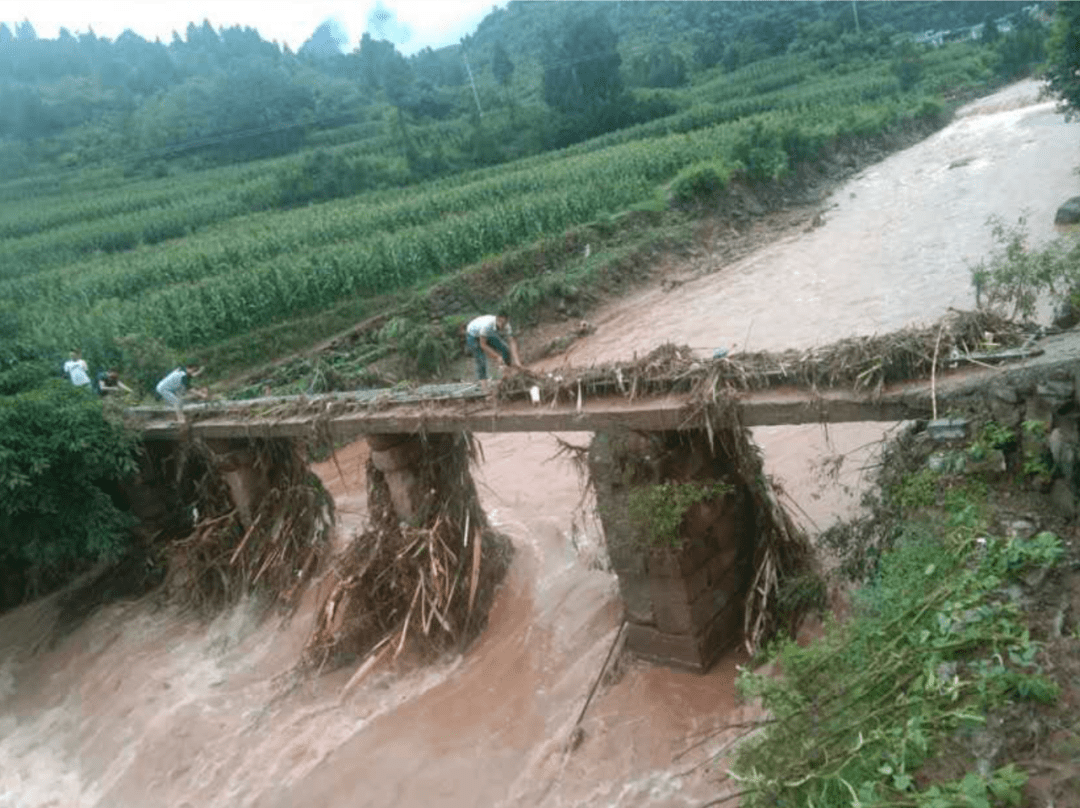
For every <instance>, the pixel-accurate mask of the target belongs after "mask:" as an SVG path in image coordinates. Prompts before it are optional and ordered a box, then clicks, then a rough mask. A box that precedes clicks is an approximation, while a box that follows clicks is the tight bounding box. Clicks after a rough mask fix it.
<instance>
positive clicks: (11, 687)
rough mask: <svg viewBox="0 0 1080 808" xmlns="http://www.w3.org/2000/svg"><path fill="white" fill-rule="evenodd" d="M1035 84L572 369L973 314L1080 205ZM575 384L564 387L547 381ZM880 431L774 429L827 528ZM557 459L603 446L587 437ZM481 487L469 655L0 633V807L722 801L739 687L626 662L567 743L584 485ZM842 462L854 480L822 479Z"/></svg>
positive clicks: (722, 271)
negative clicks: (481, 588) (307, 665)
mask: <svg viewBox="0 0 1080 808" xmlns="http://www.w3.org/2000/svg"><path fill="white" fill-rule="evenodd" d="M1037 95H1038V86H1037V85H1036V84H1035V83H1033V82H1021V83H1019V84H1016V85H1013V86H1010V87H1008V88H1006V89H1004V90H1002V91H1000V92H998V93H996V94H994V95H992V96H989V97H987V98H985V99H982V100H980V101H978V102H975V103H973V104H969V105H968V106H966V107H964V108H963V109H961V110H960V111H959V113H958V115H957V116H956V118H955V120H954V121H953V122H952V123H951V124H950V125H949V126H948V127H946V128H945V129H943V130H942V131H940V132H938V133H936V134H935V135H933V136H931V137H930V138H928V139H927V140H925V141H923V142H921V143H918V144H916V145H914V146H912V147H911V148H909V149H906V150H905V151H903V152H900V153H897V154H895V155H893V156H890V157H888V158H886V159H885V160H883V161H881V162H879V163H877V164H875V165H872V166H870V167H868V168H866V169H865V170H863V171H862V172H861V173H859V174H858V175H857V176H856V177H854V178H853V179H852V180H850V181H849V182H847V183H845V184H844V185H843V186H842V187H840V188H838V189H837V190H836V191H835V192H833V193H832V194H831V195H830V196H829V197H828V198H827V199H823V200H822V201H821V209H822V211H823V218H824V224H823V225H822V226H820V227H816V228H813V229H811V230H809V231H807V232H801V231H800V232H795V233H791V234H786V235H782V236H780V237H778V239H777V240H776V241H775V242H773V243H771V244H769V245H768V246H767V247H765V248H764V249H761V250H759V251H757V252H754V253H753V254H751V255H749V256H746V257H745V258H742V259H740V260H737V261H735V262H734V263H730V264H726V265H723V264H722V263H721V262H720V259H719V258H716V259H715V261H714V262H711V263H710V261H709V260H708V259H707V260H706V261H705V264H706V266H704V270H705V271H702V267H701V262H700V261H699V262H698V269H697V271H696V273H695V274H693V276H692V277H690V278H689V280H687V281H686V282H684V283H682V284H681V285H679V286H676V287H674V288H670V286H669V287H668V290H667V291H664V290H663V289H661V288H659V287H657V288H649V289H646V290H643V291H641V292H639V293H637V294H635V295H633V296H631V297H629V298H626V299H623V300H619V301H615V302H613V303H611V304H610V305H607V306H605V307H604V308H603V309H602V310H601V311H599V312H596V313H595V314H594V315H593V316H592V321H593V323H594V324H595V325H596V326H597V330H596V332H595V333H594V334H592V335H591V336H589V337H587V338H585V339H583V340H581V341H579V342H578V343H576V344H575V346H574V348H573V351H572V352H571V354H570V355H569V357H568V361H569V362H572V363H573V364H574V365H583V364H588V363H591V362H600V361H607V360H617V359H627V358H629V357H631V356H632V355H633V354H634V353H635V352H636V353H638V354H642V353H645V352H647V351H648V350H650V349H651V348H653V347H655V346H656V345H657V344H659V343H661V342H665V341H670V342H674V343H677V344H686V345H690V346H693V347H694V348H695V349H697V350H699V351H700V352H701V353H702V355H703V356H704V355H708V354H710V353H711V352H712V350H714V349H715V348H717V347H722V346H723V347H729V348H732V347H734V348H736V349H750V350H759V349H775V350H779V349H784V348H805V347H811V346H814V345H817V344H824V343H827V342H830V341H833V340H835V339H838V338H841V337H845V336H852V335H860V334H871V333H875V332H877V333H883V332H887V331H891V330H893V329H896V328H899V327H901V326H904V325H907V324H925V323H928V322H931V321H933V320H934V319H936V318H937V317H939V316H940V315H942V314H943V313H945V312H946V311H947V309H948V308H949V307H957V308H970V307H971V306H972V304H973V295H972V292H971V287H970V282H969V277H970V276H969V267H970V265H971V264H972V263H974V262H975V261H977V260H978V259H979V258H981V257H983V256H985V255H987V254H988V252H989V251H990V250H991V248H992V246H993V244H992V240H991V236H990V232H989V228H988V227H987V226H986V221H987V218H988V217H989V216H991V215H994V216H998V217H1001V218H1002V219H1004V220H1006V221H1009V222H1015V221H1016V219H1017V217H1019V216H1020V215H1023V214H1026V215H1027V217H1028V221H1029V228H1028V229H1029V233H1030V236H1031V240H1032V242H1034V243H1039V242H1041V241H1044V240H1046V239H1048V238H1050V237H1052V236H1053V235H1054V231H1053V227H1052V221H1053V216H1054V211H1055V209H1056V208H1057V207H1058V206H1059V205H1060V204H1061V203H1062V202H1064V201H1065V199H1067V198H1069V197H1071V196H1075V195H1077V194H1080V177H1078V176H1077V175H1076V174H1075V173H1074V169H1075V168H1076V167H1077V166H1078V165H1080V137H1078V134H1080V128H1077V127H1076V126H1075V125H1073V126H1069V125H1066V124H1065V123H1064V122H1063V119H1062V117H1061V116H1060V115H1058V114H1057V113H1055V112H1054V109H1053V104H1052V103H1049V102H1040V101H1038V100H1037ZM555 364H556V363H550V364H549V367H554V365H555ZM881 435H882V427H881V425H850V426H846V427H844V428H842V429H840V428H834V429H831V430H829V431H828V433H825V432H824V431H823V430H821V429H820V428H817V427H801V428H794V427H784V428H780V427H777V428H771V429H761V430H756V432H755V436H756V438H757V439H758V442H759V443H760V444H761V446H762V447H763V450H764V452H765V457H766V463H767V466H768V469H769V470H770V472H771V473H773V474H774V475H775V476H777V477H778V478H779V479H780V480H781V481H782V482H783V484H784V486H785V488H786V490H787V492H788V498H789V503H788V504H789V505H791V506H792V507H793V508H794V509H795V510H797V511H798V512H799V513H800V514H801V518H802V519H803V520H804V522H805V523H806V524H807V525H808V526H809V527H811V529H813V528H814V527H815V526H818V527H820V526H823V525H825V524H827V523H829V522H830V521H832V520H834V519H836V518H838V517H840V516H842V515H845V514H848V513H851V512H852V508H853V507H854V502H855V499H856V497H857V495H858V490H859V484H860V482H861V479H862V475H863V472H862V471H861V468H862V467H864V466H866V465H868V464H871V463H872V462H873V450H874V445H875V443H876V441H878V440H879V439H880V437H881ZM559 437H561V438H562V439H564V440H567V441H569V442H572V443H576V444H579V445H585V444H586V443H587V441H588V439H589V436H588V435H586V434H566V435H562V436H559ZM482 448H483V462H482V463H481V465H480V467H479V468H478V469H477V470H476V476H477V480H478V483H479V487H480V492H481V498H482V500H483V503H484V506H485V508H486V510H487V511H488V514H489V517H490V519H491V521H492V523H493V524H494V525H496V526H497V527H499V528H500V529H501V530H502V531H504V532H505V533H506V534H508V535H509V536H510V537H511V539H512V540H513V542H514V544H515V547H516V550H517V552H516V555H515V560H514V563H513V565H512V568H511V570H510V572H509V575H508V578H507V580H506V582H505V584H504V585H503V586H502V588H501V590H500V593H499V595H498V597H497V598H496V602H495V605H494V607H493V610H492V613H491V617H490V623H489V625H488V628H487V630H486V631H485V633H484V634H483V636H482V637H481V638H480V640H479V641H478V642H477V643H476V644H475V645H474V647H473V648H471V649H469V650H468V652H467V653H465V654H464V655H463V656H460V657H456V658H453V659H447V660H445V661H444V662H442V663H440V664H437V665H434V666H429V667H425V668H419V667H414V666H411V665H410V664H409V663H408V661H407V660H403V661H401V662H399V664H398V665H396V666H393V667H382V668H379V667H377V668H375V669H374V670H372V671H371V673H370V674H368V675H367V676H366V677H364V678H363V679H361V680H359V681H351V679H352V675H353V673H355V669H345V670H340V671H334V672H331V673H327V674H324V675H322V676H321V677H318V678H316V679H300V678H298V677H296V676H294V675H293V674H292V666H293V664H294V663H295V661H296V660H297V658H298V654H299V651H300V648H301V647H302V646H303V643H304V641H305V640H306V638H307V636H308V632H309V631H310V627H311V620H312V609H313V598H311V597H309V598H308V600H307V601H306V602H305V603H304V604H303V605H302V607H301V609H300V611H299V612H298V613H297V614H296V615H295V616H294V617H293V618H292V619H291V620H290V621H287V622H284V623H281V622H279V621H277V620H269V621H259V620H258V619H257V610H256V609H255V608H254V607H253V606H252V605H251V604H247V603H241V604H240V605H239V606H237V607H236V608H234V609H232V610H230V611H229V612H227V613H225V614H223V615H221V616H220V617H218V618H217V619H216V620H215V621H214V622H213V623H212V624H210V625H209V626H206V625H204V624H200V623H197V622H194V621H192V620H191V619H190V618H188V617H185V616H183V615H180V614H177V613H176V612H175V611H173V610H172V609H170V608H166V607H160V606H155V605H153V603H152V602H151V601H150V600H149V599H146V600H143V601H138V602H133V603H119V604H114V605H111V606H108V607H106V608H104V609H102V610H100V611H99V612H97V613H96V614H94V615H92V616H91V617H90V618H89V619H87V620H86V622H85V623H84V624H83V625H82V626H81V627H79V628H78V629H76V630H75V631H73V632H71V633H70V634H67V635H66V636H63V637H61V638H59V639H58V640H57V641H56V642H54V643H51V644H50V643H44V642H43V638H45V637H48V636H49V634H50V628H51V627H52V626H54V625H55V624H56V621H57V619H58V607H57V602H56V599H55V598H47V599H44V600H42V601H39V602H37V603H34V604H30V605H28V606H25V607H23V608H20V609H17V610H14V611H12V612H9V613H8V614H5V615H3V616H0V808H16V807H17V808H46V806H54V807H55V808H69V807H74V806H78V808H83V807H84V806H85V808H99V807H100V808H157V807H158V806H160V807H161V808H185V807H186V808H204V807H210V806H220V807H221V808H225V806H229V807H230V808H231V807H232V806H259V807H260V808H291V806H326V808H331V807H334V806H342V808H344V806H349V808H356V807H357V806H371V807H372V808H388V807H389V806H395V807H396V808H414V806H415V808H427V807H428V806H439V807H440V808H442V807H445V808H465V807H466V806H468V807H469V808H474V807H475V806H484V807H485V808H486V807H487V806H507V808H509V806H550V807H551V808H562V807H563V806H566V807H567V808H568V807H569V806H585V805H587V806H613V807H617V808H636V807H637V806H651V807H656V806H660V807H661V808H663V807H664V806H672V808H674V806H697V805H701V804H702V803H703V802H705V801H707V800H708V799H711V798H714V797H716V796H717V795H718V794H720V793H721V792H722V790H723V788H724V787H723V785H721V784H719V782H718V775H719V772H718V770H717V768H716V767H713V766H710V765H709V760H710V756H711V754H712V753H713V752H714V751H716V750H717V749H719V748H721V746H722V744H723V743H724V742H725V741H726V740H727V739H728V738H729V737H730V734H731V732H732V731H731V730H728V731H726V732H723V731H721V730H722V729H723V728H724V727H725V726H726V725H727V724H728V723H731V722H738V721H739V720H743V719H745V718H746V717H748V716H749V715H751V714H752V710H753V708H752V707H749V706H745V705H740V704H739V703H738V702H737V700H736V698H735V694H734V688H733V681H734V676H735V673H736V668H737V666H738V665H740V664H743V663H745V662H746V658H745V656H744V655H743V654H742V653H741V652H738V651H736V652H732V653H730V654H728V655H727V656H726V657H724V658H723V659H722V660H721V661H720V662H719V663H718V664H717V665H716V666H715V667H714V669H713V670H712V671H710V673H708V674H707V675H704V676H701V675H694V674H690V673H685V672H680V671H676V670H670V669H666V668H661V667H656V666H652V665H647V664H644V663H641V662H639V661H635V660H632V659H622V660H621V661H620V664H619V665H618V667H617V670H616V671H615V675H614V676H613V677H611V681H608V682H606V683H605V684H604V685H603V686H602V687H600V688H599V690H598V691H597V694H596V696H595V697H594V699H593V700H592V702H591V704H590V705H589V707H588V710H587V711H586V713H585V715H584V718H583V720H582V721H581V728H582V730H583V734H582V735H581V736H580V737H579V738H577V739H576V743H569V741H570V736H571V731H572V729H573V728H574V726H575V722H576V720H577V718H578V716H579V714H580V713H581V710H582V707H583V705H584V703H585V699H586V696H587V695H588V693H589V691H590V688H591V687H592V685H593V683H594V680H595V678H596V676H597V673H598V672H599V670H600V668H601V665H602V663H603V661H604V659H605V657H606V655H607V653H608V650H609V647H610V645H611V643H612V641H613V640H614V638H615V636H616V634H617V631H618V626H619V623H620V620H621V606H620V603H619V600H618V597H617V593H616V585H615V580H614V577H613V576H612V575H611V574H610V573H609V572H607V571H606V570H605V569H604V554H603V551H602V549H601V547H600V546H599V543H598V539H597V536H598V530H597V526H596V524H595V520H594V519H593V518H590V516H589V509H588V503H587V502H585V503H584V504H583V500H582V489H583V486H582V482H581V480H580V479H579V478H578V476H577V473H576V472H575V470H574V468H573V467H572V466H571V465H570V463H569V462H568V461H565V460H561V459H556V454H557V451H558V443H557V440H556V436H551V435H540V434H532V435H496V436H483V439H482ZM840 456H843V457H844V462H843V464H842V466H841V469H840V473H839V475H828V474H825V470H824V467H823V466H822V464H821V462H820V461H821V459H822V458H825V457H840ZM365 458H366V449H365V445H364V444H363V442H360V443H358V444H354V445H353V446H351V447H348V448H347V449H346V450H344V451H342V452H339V456H338V460H339V462H340V464H341V468H342V470H343V472H344V476H342V475H341V474H339V472H338V469H337V467H336V466H335V464H333V463H328V464H323V465H321V466H319V467H318V468H317V469H316V470H317V472H318V473H319V474H320V475H321V476H322V477H323V479H324V480H325V482H326V484H327V486H328V488H329V489H330V490H331V491H332V493H333V494H334V496H335V499H336V500H337V502H338V508H339V517H340V520H341V527H342V531H343V532H347V531H348V530H350V529H352V528H354V527H356V526H357V525H359V524H360V523H361V522H362V520H363V517H364V512H365V502H364V495H363V489H364V485H363V479H362V473H363V471H362V470H363V462H364V460H365Z"/></svg>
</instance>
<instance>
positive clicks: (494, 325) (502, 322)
mask: <svg viewBox="0 0 1080 808" xmlns="http://www.w3.org/2000/svg"><path fill="white" fill-rule="evenodd" d="M465 345H466V346H467V347H468V349H469V352H470V353H471V354H472V355H473V358H475V359H476V377H477V378H478V379H486V378H487V377H488V372H487V371H488V369H487V360H488V358H489V357H490V358H491V359H492V361H495V362H498V361H499V360H500V359H501V360H502V362H503V364H504V365H506V366H507V367H515V368H520V367H521V358H520V357H519V356H518V347H517V340H516V339H514V330H513V329H512V328H511V327H510V320H509V318H507V316H506V315H505V314H503V313H502V312H499V313H498V314H482V315H481V316H479V317H476V318H474V319H473V320H471V321H470V322H469V324H468V325H467V326H466V327H465ZM496 367H497V366H496Z"/></svg>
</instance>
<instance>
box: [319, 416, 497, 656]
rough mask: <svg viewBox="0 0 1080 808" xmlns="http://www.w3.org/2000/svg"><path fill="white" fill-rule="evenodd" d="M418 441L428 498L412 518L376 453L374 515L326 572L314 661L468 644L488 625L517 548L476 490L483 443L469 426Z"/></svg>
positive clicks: (427, 652) (419, 474) (416, 465)
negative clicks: (474, 466) (396, 498)
mask: <svg viewBox="0 0 1080 808" xmlns="http://www.w3.org/2000/svg"><path fill="white" fill-rule="evenodd" d="M417 441H418V442H419V447H417V448H418V449H419V451H416V452H415V457H414V458H413V465H412V471H413V472H415V473H416V480H415V483H416V485H415V488H416V490H418V491H421V492H423V501H422V505H421V507H420V508H419V509H418V511H417V512H416V514H415V516H414V517H413V518H412V519H411V520H410V521H409V522H405V521H402V519H401V515H400V514H399V512H398V510H396V509H395V503H394V502H393V492H392V491H391V488H390V486H389V485H388V483H387V475H386V474H384V473H383V472H382V471H381V470H380V469H379V468H378V467H377V466H376V464H375V463H374V462H373V461H372V460H369V461H368V467H367V480H368V511H369V524H368V526H367V528H366V529H364V530H363V531H362V532H360V533H358V534H356V535H354V536H353V537H352V540H351V541H350V543H349V545H348V547H347V548H346V549H345V551H344V552H343V553H342V554H341V556H339V557H338V558H337V559H336V560H335V562H334V563H333V564H332V567H331V570H330V572H329V574H328V579H327V582H326V587H325V590H324V591H325V593H326V594H325V596H324V597H323V599H322V600H321V602H320V605H319V611H318V615H317V618H316V626H315V630H314V633H313V635H312V637H311V638H310V640H309V642H308V645H307V648H306V650H305V654H304V658H305V662H306V664H308V665H309V666H310V667H312V668H322V667H323V666H325V665H328V664H329V665H331V666H333V665H336V664H344V663H346V662H348V661H350V660H352V659H356V658H360V657H368V659H369V661H372V662H374V660H375V659H378V658H381V657H382V656H383V655H384V654H391V655H393V656H397V655H398V654H400V653H401V651H402V650H403V649H405V648H406V647H408V648H410V650H411V651H412V652H413V653H415V654H416V655H417V656H419V657H421V658H430V657H432V656H434V655H436V654H438V653H440V652H443V651H446V650H450V649H460V648H462V647H463V646H464V645H465V644H467V643H468V642H469V641H470V640H472V639H473V638H475V637H476V636H477V635H478V634H479V632H480V630H481V629H482V628H483V627H484V625H486V622H487V618H486V616H487V612H488V609H489V607H490V605H491V601H492V599H493V597H494V594H495V588H496V586H497V584H498V583H499V582H500V581H501V580H502V577H503V575H504V574H505V572H506V570H507V568H508V567H509V561H510V557H511V553H512V547H511V545H510V543H509V540H507V539H506V538H505V537H503V536H500V535H498V534H496V533H494V532H493V531H492V530H491V529H490V528H489V526H488V523H487V519H486V517H485V515H484V511H483V508H482V507H481V505H480V502H479V499H478V498H477V495H476V488H475V485H474V483H473V479H472V474H471V472H470V464H471V462H472V461H474V460H475V459H476V452H477V448H476V444H475V443H474V441H473V439H472V436H471V435H468V434H466V433H437V434H428V435H421V436H419V438H417ZM373 454H374V453H373Z"/></svg>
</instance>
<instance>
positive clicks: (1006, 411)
mask: <svg viewBox="0 0 1080 808" xmlns="http://www.w3.org/2000/svg"><path fill="white" fill-rule="evenodd" d="M987 403H988V404H989V405H990V414H991V415H992V416H993V417H994V420H995V421H997V422H998V423H999V424H1001V425H1002V426H1008V427H1014V428H1015V427H1018V426H1020V422H1021V421H1023V420H1024V407H1023V405H1021V404H1019V403H1018V402H1017V403H1013V404H1010V403H1006V402H1004V401H1001V400H999V399H998V398H997V397H995V396H991V397H990V399H989V401H988V402H987Z"/></svg>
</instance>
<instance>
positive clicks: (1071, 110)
mask: <svg viewBox="0 0 1080 808" xmlns="http://www.w3.org/2000/svg"><path fill="white" fill-rule="evenodd" d="M1046 51H1047V69H1046V73H1045V77H1046V80H1047V83H1048V84H1049V85H1050V92H1051V93H1052V94H1053V95H1055V96H1057V98H1058V99H1059V100H1060V101H1061V110H1062V111H1063V112H1065V114H1066V115H1067V116H1068V117H1069V118H1070V119H1071V118H1073V117H1076V116H1077V115H1080V3H1058V4H1057V9H1056V10H1055V11H1054V21H1053V28H1052V29H1051V33H1050V38H1049V40H1048V41H1047V43H1046Z"/></svg>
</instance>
